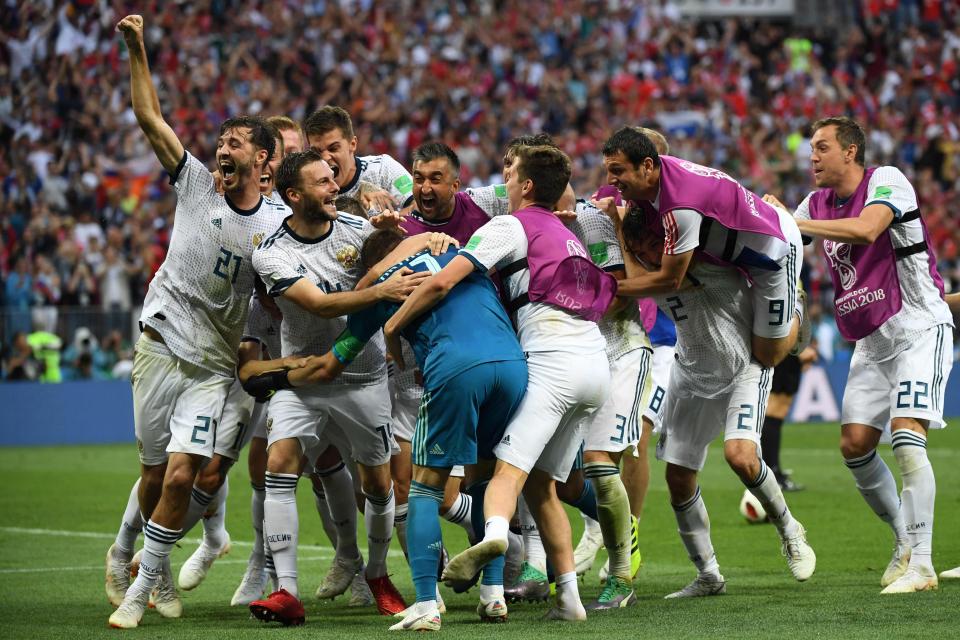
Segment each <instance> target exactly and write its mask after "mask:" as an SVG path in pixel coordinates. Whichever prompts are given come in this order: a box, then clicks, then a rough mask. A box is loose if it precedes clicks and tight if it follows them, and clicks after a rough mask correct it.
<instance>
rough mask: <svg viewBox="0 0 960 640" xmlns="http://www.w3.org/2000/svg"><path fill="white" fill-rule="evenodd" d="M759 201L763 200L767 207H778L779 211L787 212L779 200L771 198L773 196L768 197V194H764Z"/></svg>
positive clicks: (774, 197) (775, 197)
mask: <svg viewBox="0 0 960 640" xmlns="http://www.w3.org/2000/svg"><path fill="white" fill-rule="evenodd" d="M760 199H761V200H763V201H764V202H766V203H767V204H769V205H772V206H774V207H779V208H780V209H783V210H784V211H786V210H787V208H786V207H785V206H784V204H783V203H782V202H780V201H779V200H777V196H773V195H770V194H769V193H767V194H765V195H764V196H763V197H762V198H760Z"/></svg>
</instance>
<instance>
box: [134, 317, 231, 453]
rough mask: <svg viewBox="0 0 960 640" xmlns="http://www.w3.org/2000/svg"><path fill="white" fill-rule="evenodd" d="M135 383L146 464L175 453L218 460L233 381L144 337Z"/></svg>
mask: <svg viewBox="0 0 960 640" xmlns="http://www.w3.org/2000/svg"><path fill="white" fill-rule="evenodd" d="M130 381H131V383H132V384H133V430H134V433H135V434H136V436H137V448H138V449H139V451H140V462H141V463H142V464H145V465H147V466H156V465H160V464H164V463H165V462H166V461H167V454H170V453H189V454H194V455H199V456H203V457H205V458H210V457H211V456H213V448H214V441H215V439H216V436H217V425H218V423H219V422H220V415H221V414H222V413H223V404H224V402H225V401H226V399H227V393H228V392H229V390H230V385H231V383H233V378H228V377H226V376H222V375H220V374H217V373H212V372H210V371H207V370H205V369H201V368H200V367H197V366H195V365H192V364H190V363H189V362H185V361H184V360H181V359H180V358H177V357H176V356H175V355H173V353H172V352H171V351H170V350H169V349H168V348H167V346H166V345H165V344H163V343H162V342H155V341H154V340H152V339H151V338H150V337H148V336H147V334H145V333H144V334H141V335H140V339H139V340H137V345H136V348H135V350H134V356H133V372H132V374H131V376H130Z"/></svg>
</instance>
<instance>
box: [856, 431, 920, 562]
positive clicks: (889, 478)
mask: <svg viewBox="0 0 960 640" xmlns="http://www.w3.org/2000/svg"><path fill="white" fill-rule="evenodd" d="M843 463H844V464H845V465H847V468H848V469H850V472H851V473H852V474H853V478H854V480H856V483H857V489H859V490H860V495H862V496H863V499H864V500H866V501H867V504H868V505H870V508H871V509H873V512H874V513H875V514H877V516H878V517H879V518H880V519H881V520H883V521H884V522H886V523H887V524H888V525H890V528H891V529H892V530H893V535H894V536H895V537H896V540H897V544H907V543H908V540H907V528H906V525H905V524H904V519H903V514H902V513H900V497H899V495H897V481H896V480H894V479H893V474H892V473H890V469H889V467H887V463H885V462H884V461H883V458H881V457H880V456H879V455H877V450H876V449H874V450H873V451H871V452H870V453H868V454H867V455H865V456H860V457H859V458H850V459H849V460H844V461H843Z"/></svg>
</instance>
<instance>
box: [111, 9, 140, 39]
mask: <svg viewBox="0 0 960 640" xmlns="http://www.w3.org/2000/svg"><path fill="white" fill-rule="evenodd" d="M117 31H119V32H120V33H121V34H122V35H123V39H124V40H125V41H126V42H127V44H128V45H129V44H135V43H137V42H139V41H141V40H143V16H138V15H129V16H127V17H125V18H124V19H123V20H121V21H120V22H118V23H117Z"/></svg>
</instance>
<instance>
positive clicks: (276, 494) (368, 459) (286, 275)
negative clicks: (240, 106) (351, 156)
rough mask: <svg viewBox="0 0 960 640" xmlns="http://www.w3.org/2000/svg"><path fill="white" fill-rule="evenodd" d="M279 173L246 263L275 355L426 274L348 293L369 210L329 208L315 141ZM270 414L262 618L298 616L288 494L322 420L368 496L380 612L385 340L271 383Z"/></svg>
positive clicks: (389, 519) (385, 587)
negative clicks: (269, 307) (346, 451)
mask: <svg viewBox="0 0 960 640" xmlns="http://www.w3.org/2000/svg"><path fill="white" fill-rule="evenodd" d="M276 183H277V189H278V191H279V192H280V195H281V197H283V199H284V201H285V202H286V203H287V205H288V206H289V207H290V208H291V209H292V210H293V215H292V216H290V217H289V218H287V219H285V220H284V221H283V223H282V224H281V226H280V228H279V229H278V230H277V231H276V233H274V234H273V235H272V236H270V237H269V238H268V239H267V240H265V241H264V242H263V244H262V245H261V246H260V247H259V248H258V250H257V251H256V252H255V253H254V255H253V262H254V267H255V268H256V269H257V273H258V274H259V275H260V278H261V279H262V280H263V281H264V282H265V284H266V285H267V290H268V292H269V294H270V295H271V296H273V297H274V298H276V300H277V304H278V306H279V307H280V310H281V312H282V313H283V323H282V325H281V344H282V349H283V352H282V354H283V355H285V356H286V355H293V354H310V353H315V354H322V353H326V351H328V350H329V348H330V346H331V345H332V344H333V340H334V338H336V336H337V335H338V334H339V333H340V331H342V329H343V327H344V325H345V323H346V319H345V318H344V316H345V314H348V313H351V312H354V311H357V310H359V309H362V308H364V307H367V306H370V305H371V304H373V303H374V302H376V301H377V300H380V299H385V298H389V299H396V300H398V301H399V300H403V298H404V297H405V296H406V294H407V293H409V291H411V290H412V289H413V287H415V286H416V283H417V282H418V281H419V280H421V279H422V278H423V276H425V275H426V274H415V275H402V276H401V277H399V278H396V279H392V280H389V281H386V282H383V283H381V284H378V285H376V286H373V287H370V288H368V289H364V290H360V291H353V288H354V286H355V285H356V284H357V281H358V280H359V279H360V277H361V275H362V274H361V273H360V266H359V254H360V248H361V246H362V244H363V240H364V239H365V238H366V237H367V236H368V235H369V234H370V233H371V232H372V231H373V228H372V227H370V225H369V223H368V222H367V221H366V220H363V219H360V218H356V217H354V216H351V215H349V214H343V213H338V212H337V211H336V209H335V208H334V206H333V203H334V200H335V199H336V196H337V193H338V192H339V187H338V186H337V184H336V182H335V181H334V179H333V171H332V170H331V169H330V167H329V166H328V165H327V163H326V162H325V161H324V160H323V158H322V157H321V155H320V154H319V153H317V152H316V151H312V150H309V151H305V152H303V153H294V154H291V155H289V156H287V157H286V158H284V160H283V162H282V163H281V164H280V167H279V168H278V170H277V175H276ZM315 283H318V284H315ZM317 316H319V317H320V318H325V320H321V319H319V318H318V317H317ZM270 418H271V419H272V428H271V429H270V432H269V434H268V450H267V473H266V475H265V485H266V495H265V499H264V535H265V536H266V539H267V543H268V545H269V547H270V551H271V554H272V556H273V561H274V565H275V567H276V570H277V579H278V586H279V588H278V590H277V591H276V592H274V593H272V594H270V596H269V597H268V598H267V599H266V600H263V601H255V602H253V603H251V605H250V608H251V611H253V612H254V614H255V615H257V616H258V617H260V618H261V619H280V620H283V621H287V622H290V623H298V622H302V620H303V607H302V605H301V604H300V602H299V600H298V594H299V590H298V585H297V564H296V561H297V560H296V559H297V549H296V547H297V527H298V518H297V505H296V499H295V493H294V492H295V489H296V484H297V479H298V478H299V473H300V471H301V458H302V457H303V456H304V455H305V454H306V455H308V456H310V457H311V459H312V460H313V459H316V457H317V456H318V455H319V453H320V452H321V451H323V450H324V449H325V448H326V447H322V448H319V446H320V444H321V442H322V441H321V436H324V439H326V435H325V433H324V431H325V430H326V429H327V428H328V427H329V425H328V423H329V422H331V421H335V422H336V425H337V427H338V428H339V430H340V431H341V433H340V434H339V435H342V436H343V438H342V441H343V442H345V443H347V444H348V446H349V448H350V449H351V450H352V451H351V454H352V458H353V459H354V460H355V461H356V462H357V463H358V470H359V473H360V483H361V488H362V490H363V492H364V495H365V496H366V505H365V509H364V511H365V521H366V529H367V541H368V556H369V557H368V564H367V567H366V573H365V576H366V579H367V582H368V584H369V585H370V589H371V591H372V592H373V593H374V596H375V598H376V600H377V605H378V608H379V609H380V611H381V613H384V614H393V613H396V612H398V611H400V610H402V609H404V608H405V606H406V605H405V604H404V603H403V599H402V598H401V596H400V594H399V593H398V592H397V591H396V588H395V587H394V586H393V584H392V583H391V582H390V578H389V577H388V576H387V565H386V557H387V551H388V550H389V546H390V540H391V538H392V530H393V511H394V508H393V505H394V500H393V488H392V482H391V479H390V464H389V463H390V456H391V454H392V453H393V447H394V446H395V444H394V443H393V436H392V433H391V426H390V425H391V420H390V407H389V395H388V393H387V382H386V364H385V361H384V353H383V345H382V343H378V342H377V340H374V341H372V342H371V343H370V344H369V347H368V348H367V349H366V350H365V351H364V353H363V354H362V355H361V356H360V357H359V358H357V360H356V361H355V362H354V364H353V366H352V368H351V370H349V371H347V372H345V373H344V375H343V376H341V379H340V381H338V383H337V384H334V385H328V386H325V387H317V388H311V389H309V390H291V389H283V390H280V391H278V392H277V393H276V394H275V395H274V396H273V397H272V398H271V400H270ZM346 560H349V561H351V562H353V563H354V571H353V573H351V577H352V575H354V574H355V573H356V572H357V571H359V570H360V569H361V565H362V560H361V558H360V557H359V555H358V556H357V557H356V558H348V559H346Z"/></svg>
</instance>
